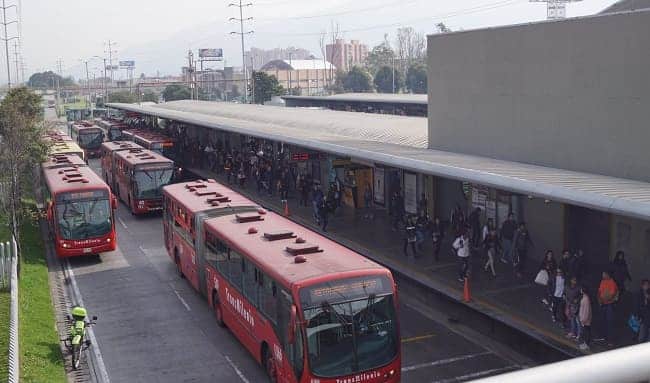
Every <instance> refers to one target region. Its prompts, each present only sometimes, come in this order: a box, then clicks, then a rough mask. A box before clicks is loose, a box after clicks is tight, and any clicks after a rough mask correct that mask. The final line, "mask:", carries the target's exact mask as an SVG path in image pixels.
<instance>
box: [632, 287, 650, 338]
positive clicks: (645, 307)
mask: <svg viewBox="0 0 650 383" xmlns="http://www.w3.org/2000/svg"><path fill="white" fill-rule="evenodd" d="M634 311H635V312H634V315H635V316H636V317H637V319H638V320H639V332H638V334H637V342H638V343H643V342H648V341H650V331H649V330H650V281H648V280H647V279H644V280H643V281H642V282H641V289H640V290H639V293H638V295H637V302H636V308H635V310H634Z"/></svg>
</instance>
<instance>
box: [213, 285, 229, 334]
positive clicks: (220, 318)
mask: <svg viewBox="0 0 650 383" xmlns="http://www.w3.org/2000/svg"><path fill="white" fill-rule="evenodd" d="M212 308H213V309H214V317H215V319H216V320H217V324H218V325H219V327H226V323H225V322H224V321H223V311H221V304H220V303H219V298H218V297H217V292H216V291H215V292H213V293H212Z"/></svg>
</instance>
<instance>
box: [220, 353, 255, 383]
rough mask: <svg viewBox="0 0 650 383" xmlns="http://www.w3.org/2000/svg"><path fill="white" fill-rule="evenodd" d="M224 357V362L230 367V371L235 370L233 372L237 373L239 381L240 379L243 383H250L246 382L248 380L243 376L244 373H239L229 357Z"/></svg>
mask: <svg viewBox="0 0 650 383" xmlns="http://www.w3.org/2000/svg"><path fill="white" fill-rule="evenodd" d="M224 357H225V358H226V362H228V364H229V365H230V367H232V369H233V370H235V372H236V373H237V375H239V379H241V381H242V382H244V383H250V382H249V381H248V379H246V377H245V376H244V373H243V372H241V370H240V369H239V368H237V366H236V365H235V363H234V362H233V361H232V359H230V357H229V356H228V355H224Z"/></svg>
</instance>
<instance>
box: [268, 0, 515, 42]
mask: <svg viewBox="0 0 650 383" xmlns="http://www.w3.org/2000/svg"><path fill="white" fill-rule="evenodd" d="M522 1H525V0H502V1H498V2H495V3H491V4H484V5H481V6H476V7H472V8H466V9H463V10H459V11H454V12H449V13H446V14H439V15H433V16H427V17H419V18H417V19H410V20H404V21H399V22H394V23H389V24H380V25H373V26H368V27H359V28H350V29H345V30H341V31H340V32H341V33H348V32H361V31H369V30H373V29H382V28H389V27H398V26H402V25H404V24H408V23H415V22H420V21H427V20H436V19H449V18H452V17H458V16H464V15H468V14H472V13H477V12H484V11H489V10H492V9H496V8H501V7H505V6H508V5H512V4H514V3H518V2H522ZM322 33H323V32H322V31H321V32H305V33H272V32H265V34H269V35H274V36H320V35H321V34H322Z"/></svg>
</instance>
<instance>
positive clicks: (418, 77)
mask: <svg viewBox="0 0 650 383" xmlns="http://www.w3.org/2000/svg"><path fill="white" fill-rule="evenodd" d="M406 88H407V89H408V90H409V91H410V92H412V93H419V94H426V93H427V68H426V67H425V66H424V65H422V64H413V65H411V66H410V67H409V69H408V72H407V74H406Z"/></svg>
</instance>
